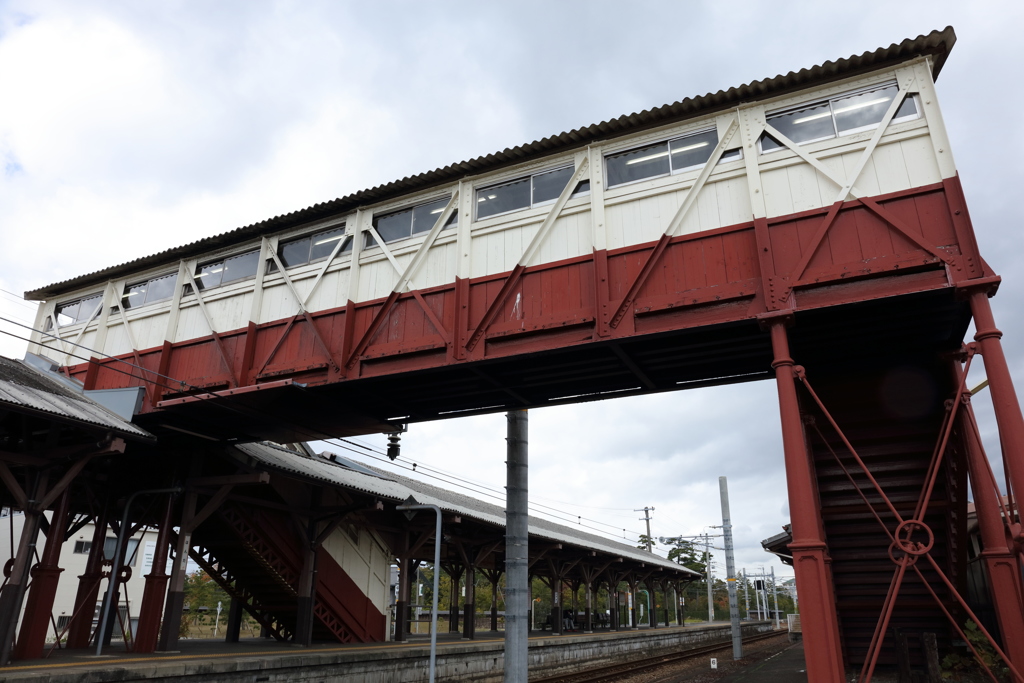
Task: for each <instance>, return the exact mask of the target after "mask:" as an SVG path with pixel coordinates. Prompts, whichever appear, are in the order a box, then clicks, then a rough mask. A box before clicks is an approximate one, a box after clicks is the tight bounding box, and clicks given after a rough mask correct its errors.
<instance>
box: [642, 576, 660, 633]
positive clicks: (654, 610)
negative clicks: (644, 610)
mask: <svg viewBox="0 0 1024 683" xmlns="http://www.w3.org/2000/svg"><path fill="white" fill-rule="evenodd" d="M645 583H646V584H647V592H648V595H650V597H651V604H650V605H649V606H648V608H649V609H648V611H649V612H650V614H649V615H647V621H648V623H650V626H651V628H658V589H657V583H656V582H654V581H651V580H650V579H648V580H647V581H646V582H645Z"/></svg>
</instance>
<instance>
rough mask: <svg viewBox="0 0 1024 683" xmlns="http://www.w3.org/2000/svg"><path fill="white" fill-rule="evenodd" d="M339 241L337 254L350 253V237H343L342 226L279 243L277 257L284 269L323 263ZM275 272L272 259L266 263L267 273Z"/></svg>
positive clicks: (275, 265) (343, 229)
mask: <svg viewBox="0 0 1024 683" xmlns="http://www.w3.org/2000/svg"><path fill="white" fill-rule="evenodd" d="M342 240H344V241H342ZM339 241H342V244H341V251H339V252H338V253H340V254H344V253H347V252H350V251H352V237H351V236H347V237H346V236H345V226H344V225H341V226H338V227H336V228H331V229H330V230H324V231H323V232H317V233H313V234H312V235H306V236H305V237H299V238H298V239H294V240H288V241H287V242H281V243H280V244H279V245H278V246H277V256H278V258H280V259H281V263H283V264H284V267H285V268H291V267H292V266H301V265H304V264H306V263H315V262H316V261H323V260H324V259H325V258H327V257H329V256H330V255H331V254H332V253H334V248H335V247H337V246H338V242H339ZM276 271H277V263H275V262H274V259H270V260H269V261H267V272H268V273H274V272H276Z"/></svg>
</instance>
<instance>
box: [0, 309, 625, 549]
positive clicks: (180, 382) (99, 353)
mask: <svg viewBox="0 0 1024 683" xmlns="http://www.w3.org/2000/svg"><path fill="white" fill-rule="evenodd" d="M0 320H3V321H5V322H8V323H11V324H13V325H17V326H18V327H24V328H26V329H28V330H31V331H33V332H38V333H39V334H42V335H45V336H47V337H50V338H51V339H54V340H56V341H58V342H62V343H67V344H70V345H72V346H74V347H78V348H81V349H85V350H86V351H89V352H90V353H93V354H96V355H97V356H104V357H106V358H107V359H108V360H112V361H116V362H119V363H123V364H124V365H127V366H129V367H132V368H135V369H137V370H139V371H140V372H143V373H150V374H153V375H155V376H157V377H161V378H163V379H167V380H170V381H171V382H174V383H175V384H177V385H178V386H171V385H167V384H164V383H162V382H157V381H155V380H152V379H148V378H146V377H138V376H136V375H135V374H133V373H130V372H125V371H123V370H118V369H116V368H112V367H109V365H106V364H104V365H103V369H106V370H111V371H114V372H117V373H118V374H122V375H126V376H128V377H131V378H132V379H135V380H138V381H141V382H147V383H150V384H153V385H155V386H159V387H161V388H164V389H171V390H174V391H180V390H181V389H182V388H184V387H188V388H191V389H195V390H197V391H203V389H202V388H201V387H197V386H195V385H192V384H189V383H188V382H185V381H184V380H179V379H177V378H174V377H170V376H168V375H164V374H161V373H159V372H156V371H153V370H150V369H148V368H144V367H141V366H139V365H136V364H134V363H131V362H129V361H126V360H124V359H122V358H117V357H116V356H111V355H110V354H107V353H103V352H102V351H97V350H95V349H92V348H90V347H88V346H85V345H84V344H79V343H77V342H72V341H69V340H66V339H63V338H61V337H58V336H56V335H53V334H51V333H49V332H46V331H45V330H39V329H37V328H34V327H32V326H30V325H25V324H22V323H19V322H17V321H14V320H10V319H8V318H5V317H3V316H0ZM0 333H3V334H6V335H8V336H10V337H14V338H16V339H21V340H23V341H27V342H29V343H36V342H34V341H33V340H32V339H30V338H28V337H22V336H19V335H16V334H14V333H12V332H7V331H6V330H0ZM61 352H63V353H65V355H67V356H69V357H71V358H77V359H79V360H84V361H86V362H90V363H98V360H97V359H96V358H86V357H85V356H80V355H78V354H75V353H71V352H67V351H64V350H63V349H61ZM194 398H196V399H198V400H202V401H204V402H205V401H211V400H212V399H211V398H209V397H207V396H201V395H196V396H194ZM213 405H215V406H217V407H219V408H221V409H223V410H228V411H230V412H234V413H238V414H243V415H244V414H245V413H244V412H243V411H241V410H239V409H237V408H232V407H231V406H228V405H224V404H222V403H219V402H217V401H213ZM254 412H257V413H260V412H262V411H258V410H257V411H254ZM299 426H301V425H299ZM301 431H303V432H305V433H306V434H307V435H309V436H311V437H313V438H312V439H311V440H316V441H325V442H327V443H332V439H334V437H329V436H326V435H323V434H316V433H315V432H310V431H309V430H308V429H305V428H303V429H302V430H301ZM341 440H342V441H344V439H341ZM333 445H336V446H341V447H342V448H345V446H342V445H341V444H340V443H333ZM352 445H356V446H359V447H361V448H364V449H366V450H368V451H371V453H375V452H379V451H377V450H375V448H374V447H373V446H365V445H363V444H352ZM346 450H351V449H348V448H346ZM351 452H357V451H351ZM371 457H375V458H376V459H378V460H381V461H383V462H386V463H388V464H392V465H394V463H393V462H392V461H391V460H390V459H387V460H385V459H384V458H381V457H379V456H371ZM416 467H421V465H419V463H417V465H416ZM422 467H423V468H424V469H428V470H431V471H434V472H437V473H438V474H439V475H443V476H436V475H430V474H427V473H424V474H423V476H428V477H432V478H434V479H438V480H439V481H444V482H445V483H447V484H452V485H455V486H459V487H460V488H464V489H466V490H468V491H472V492H474V493H478V494H483V495H487V496H489V497H492V498H497V499H499V500H501V501H504V500H505V494H504V493H503V492H500V491H498V490H497V489H492V488H490V487H487V486H486V485H484V484H478V483H475V482H471V481H469V480H466V479H462V478H461V477H458V476H457V475H453V474H449V473H447V472H444V471H442V470H438V469H435V468H433V467H430V466H429V465H422ZM403 469H407V470H408V471H412V472H415V471H416V468H412V467H409V468H403ZM443 477H450V478H452V479H455V480H456V481H451V480H446V479H444V478H443ZM458 481H462V482H465V483H466V484H470V485H472V486H476V487H479V488H480V489H484V490H483V491H473V489H471V488H469V487H468V486H466V485H465V484H459V483H457V482H458ZM488 490H489V491H493V492H495V493H488V492H487V491H488ZM531 505H532V507H533V508H534V510H535V511H537V512H538V513H541V514H547V515H551V516H555V515H561V516H562V517H561V519H562V520H563V521H570V522H575V523H576V525H577V526H581V527H585V528H587V529H591V530H593V531H597V532H599V533H603V534H608V532H607V531H604V530H602V529H597V528H595V527H591V526H589V525H586V524H583V523H582V521H581V520H582V519H587V521H589V522H594V523H595V524H600V525H602V526H606V527H608V528H610V529H614V530H615V531H616V535H617V532H618V530H619V529H620V527H616V526H613V525H610V524H606V523H604V522H600V521H598V520H594V519H590V518H584V517H582V516H581V515H577V516H576V519H575V520H574V519H572V517H571V516H565V513H563V512H561V511H560V510H556V509H555V508H552V507H550V506H547V505H542V504H540V503H531ZM539 508H546V509H547V510H550V511H551V512H544V511H542V510H540V509H539ZM622 531H623V532H624V533H625V532H626V529H622ZM628 533H630V534H632V535H634V536H637V537H638V538H639V536H640V534H638V533H636V532H633V531H630V532H628Z"/></svg>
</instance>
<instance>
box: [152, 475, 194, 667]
mask: <svg viewBox="0 0 1024 683" xmlns="http://www.w3.org/2000/svg"><path fill="white" fill-rule="evenodd" d="M195 513H196V493H195V491H189V492H187V493H186V494H185V501H184V504H183V505H182V512H181V527H180V531H179V532H178V543H177V544H176V545H175V548H174V565H173V567H172V568H171V579H170V585H169V586H168V589H167V602H166V606H165V607H164V622H163V628H162V629H161V631H160V641H159V642H158V643H157V649H158V650H160V651H161V652H173V651H175V650H177V648H178V630H179V629H180V627H181V610H182V608H183V607H184V606H185V571H186V569H187V568H188V553H189V550H191V548H192V522H193V517H195Z"/></svg>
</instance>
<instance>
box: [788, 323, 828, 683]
mask: <svg viewBox="0 0 1024 683" xmlns="http://www.w3.org/2000/svg"><path fill="white" fill-rule="evenodd" d="M770 326H771V327H770V329H771V337H772V350H773V351H774V354H775V361H774V362H773V363H772V367H773V368H774V369H775V383H776V386H777V388H778V392H779V413H780V417H781V420H782V445H783V450H784V452H785V462H786V483H787V486H788V488H789V511H790V520H791V522H792V525H793V542H792V543H790V544H789V548H790V550H792V551H793V569H794V572H795V574H796V585H797V590H798V591H799V592H800V613H801V620H802V622H803V624H804V629H803V632H804V639H805V641H806V644H805V646H804V651H805V653H806V657H807V680H809V681H814V682H815V683H844V682H845V681H846V674H845V671H844V667H843V658H842V653H841V650H840V642H839V620H838V618H837V617H836V600H835V591H834V588H833V586H832V568H831V563H832V560H831V558H830V557H829V555H828V546H827V545H826V544H825V531H824V526H823V524H822V521H821V515H820V513H819V510H820V505H819V502H818V487H817V483H816V481H815V477H814V470H813V467H812V465H811V454H810V451H809V449H808V448H807V441H806V439H805V436H804V426H803V421H802V419H801V417H800V404H799V401H798V400H797V393H796V377H795V374H794V363H793V359H792V358H791V357H790V355H789V339H788V336H787V334H786V321H785V319H777V320H774V321H772V322H771V323H770Z"/></svg>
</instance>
